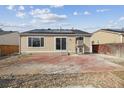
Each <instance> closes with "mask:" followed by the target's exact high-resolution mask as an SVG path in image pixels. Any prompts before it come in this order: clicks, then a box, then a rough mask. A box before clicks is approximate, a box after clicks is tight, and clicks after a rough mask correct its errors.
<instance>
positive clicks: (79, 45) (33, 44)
mask: <svg viewBox="0 0 124 93" xmlns="http://www.w3.org/2000/svg"><path fill="white" fill-rule="evenodd" d="M90 37H91V34H90V33H88V32H84V31H81V30H77V29H34V30H30V31H26V32H22V33H21V34H20V51H21V53H36V52H40V53H41V52H42V53H46V52H47V53H53V52H54V53H55V52H56V53H58V52H59V53H63V52H64V53H65V52H66V53H86V52H91V50H90V47H91V44H90Z"/></svg>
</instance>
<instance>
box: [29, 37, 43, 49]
mask: <svg viewBox="0 0 124 93" xmlns="http://www.w3.org/2000/svg"><path fill="white" fill-rule="evenodd" d="M29 38H40V39H41V38H43V39H44V36H28V37H27V39H29ZM31 43H32V41H31ZM40 44H41V43H40ZM27 48H45V39H44V46H40V47H33V46H31V47H30V46H28V40H27Z"/></svg>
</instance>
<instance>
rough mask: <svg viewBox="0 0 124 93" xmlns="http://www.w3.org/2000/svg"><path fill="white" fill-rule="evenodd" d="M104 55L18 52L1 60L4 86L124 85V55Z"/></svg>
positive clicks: (1, 81)
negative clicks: (25, 53) (119, 56)
mask: <svg viewBox="0 0 124 93" xmlns="http://www.w3.org/2000/svg"><path fill="white" fill-rule="evenodd" d="M115 59H116V58H115V57H113V58H112V57H109V56H104V55H95V54H91V55H70V56H67V55H48V54H33V55H17V56H11V57H9V58H5V59H1V60H0V87H124V76H122V74H123V72H124V67H123V66H124V65H121V64H119V62H120V60H121V63H123V60H124V59H120V60H116V61H119V62H113V60H115Z"/></svg>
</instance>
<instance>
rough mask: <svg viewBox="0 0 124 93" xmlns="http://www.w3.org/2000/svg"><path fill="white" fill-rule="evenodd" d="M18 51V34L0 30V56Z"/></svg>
mask: <svg viewBox="0 0 124 93" xmlns="http://www.w3.org/2000/svg"><path fill="white" fill-rule="evenodd" d="M18 51H19V33H18V32H15V31H4V30H2V29H0V56H5V55H9V54H12V53H15V52H18Z"/></svg>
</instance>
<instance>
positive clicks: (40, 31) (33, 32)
mask: <svg viewBox="0 0 124 93" xmlns="http://www.w3.org/2000/svg"><path fill="white" fill-rule="evenodd" d="M36 34H40V35H41V34H42V35H44V34H47V35H48V34H49V35H50V34H71V35H75V34H84V35H90V33H88V32H85V31H81V30H78V29H34V30H30V31H26V32H23V33H21V35H36Z"/></svg>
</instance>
